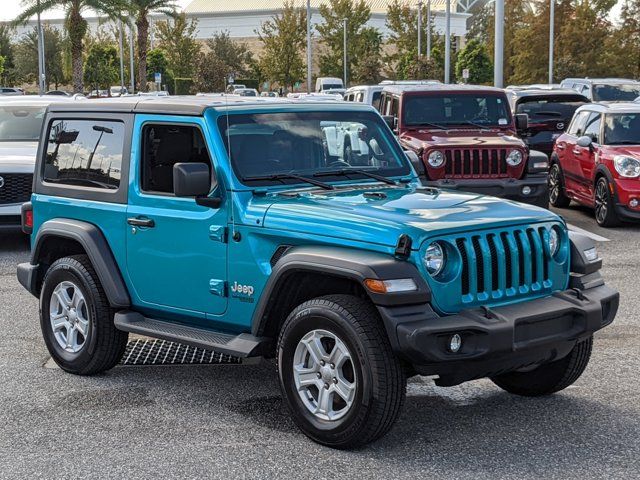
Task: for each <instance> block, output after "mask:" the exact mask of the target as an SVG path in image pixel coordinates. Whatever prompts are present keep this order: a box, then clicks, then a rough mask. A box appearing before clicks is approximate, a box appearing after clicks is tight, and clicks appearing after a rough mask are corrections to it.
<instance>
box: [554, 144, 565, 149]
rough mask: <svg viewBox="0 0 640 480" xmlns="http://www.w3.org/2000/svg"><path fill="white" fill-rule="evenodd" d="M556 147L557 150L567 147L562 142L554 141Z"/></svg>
mask: <svg viewBox="0 0 640 480" xmlns="http://www.w3.org/2000/svg"><path fill="white" fill-rule="evenodd" d="M556 148H557V149H558V150H564V149H565V148H567V147H565V146H564V144H563V143H556Z"/></svg>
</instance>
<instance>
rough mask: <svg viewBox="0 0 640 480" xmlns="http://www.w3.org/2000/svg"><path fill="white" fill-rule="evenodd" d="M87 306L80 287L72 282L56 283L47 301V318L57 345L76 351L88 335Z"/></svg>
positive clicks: (80, 347)
mask: <svg viewBox="0 0 640 480" xmlns="http://www.w3.org/2000/svg"><path fill="white" fill-rule="evenodd" d="M88 312H89V308H88V306H87V302H86V300H85V298H84V295H83V294H82V292H81V291H80V288H78V286H77V285H76V284H74V283H73V282H69V281H64V282H60V283H59V284H58V285H56V288H54V289H53V293H52V294H51V302H50V303H49V320H50V321H51V328H52V329H53V336H54V337H55V339H56V341H57V342H58V345H60V347H61V348H62V349H63V350H65V351H66V352H69V353H78V352H79V351H80V350H82V347H84V345H85V342H86V340H87V336H88V335H89V313H88Z"/></svg>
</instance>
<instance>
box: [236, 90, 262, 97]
mask: <svg viewBox="0 0 640 480" xmlns="http://www.w3.org/2000/svg"><path fill="white" fill-rule="evenodd" d="M233 94H234V95H240V96H241V97H258V96H259V95H258V91H257V90H256V89H255V88H236V89H235V90H234V91H233Z"/></svg>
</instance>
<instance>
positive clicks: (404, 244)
mask: <svg viewBox="0 0 640 480" xmlns="http://www.w3.org/2000/svg"><path fill="white" fill-rule="evenodd" d="M412 243H413V242H412V241H411V237H410V236H409V235H407V234H406V233H403V234H402V235H400V236H399V237H398V243H397V244H396V251H395V255H396V257H401V258H408V257H409V255H411V244H412Z"/></svg>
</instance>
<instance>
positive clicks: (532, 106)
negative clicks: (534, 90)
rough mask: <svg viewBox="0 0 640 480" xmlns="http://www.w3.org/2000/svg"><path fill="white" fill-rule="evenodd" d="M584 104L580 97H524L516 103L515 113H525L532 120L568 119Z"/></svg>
mask: <svg viewBox="0 0 640 480" xmlns="http://www.w3.org/2000/svg"><path fill="white" fill-rule="evenodd" d="M585 103H586V102H585V101H584V100H582V99H581V97H580V96H575V97H572V96H568V95H565V96H559V97H544V98H540V97H524V98H522V99H520V101H519V102H518V106H517V107H516V113H526V114H527V115H529V118H530V119H532V120H546V119H551V120H553V119H570V118H571V117H573V114H574V112H575V111H576V109H577V108H578V107H579V106H581V105H584V104H585Z"/></svg>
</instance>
